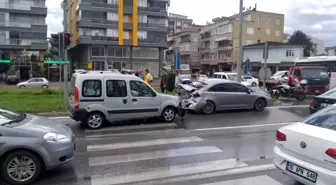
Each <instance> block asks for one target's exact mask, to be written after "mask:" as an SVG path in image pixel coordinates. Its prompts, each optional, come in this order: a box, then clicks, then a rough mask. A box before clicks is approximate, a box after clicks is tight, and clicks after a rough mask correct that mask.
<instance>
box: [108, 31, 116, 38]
mask: <svg viewBox="0 0 336 185" xmlns="http://www.w3.org/2000/svg"><path fill="white" fill-rule="evenodd" d="M106 36H107V37H115V38H117V37H118V30H117V29H107V30H106Z"/></svg>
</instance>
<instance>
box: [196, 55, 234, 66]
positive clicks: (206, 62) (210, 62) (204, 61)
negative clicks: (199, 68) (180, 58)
mask: <svg viewBox="0 0 336 185" xmlns="http://www.w3.org/2000/svg"><path fill="white" fill-rule="evenodd" d="M224 63H232V58H230V57H227V58H222V59H214V60H210V59H201V60H200V64H201V65H218V64H224Z"/></svg>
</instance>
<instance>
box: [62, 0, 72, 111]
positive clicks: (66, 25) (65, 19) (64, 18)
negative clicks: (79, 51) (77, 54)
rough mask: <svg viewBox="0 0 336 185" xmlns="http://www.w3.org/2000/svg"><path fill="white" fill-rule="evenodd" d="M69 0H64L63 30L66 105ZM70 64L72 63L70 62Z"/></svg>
mask: <svg viewBox="0 0 336 185" xmlns="http://www.w3.org/2000/svg"><path fill="white" fill-rule="evenodd" d="M67 6H68V5H67V1H63V22H64V24H63V29H64V32H63V48H62V49H64V64H63V66H64V71H63V73H64V105H65V107H67V106H66V105H67V104H68V76H69V75H68V64H67V63H66V61H67V59H68V46H66V47H64V45H65V44H64V43H65V38H64V33H67V32H68V23H67V20H68V18H67V11H66V8H67ZM69 65H70V64H69Z"/></svg>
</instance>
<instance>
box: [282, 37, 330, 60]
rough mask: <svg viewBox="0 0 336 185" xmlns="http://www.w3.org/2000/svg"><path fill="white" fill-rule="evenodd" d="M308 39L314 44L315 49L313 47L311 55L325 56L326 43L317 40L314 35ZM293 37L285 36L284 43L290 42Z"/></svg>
mask: <svg viewBox="0 0 336 185" xmlns="http://www.w3.org/2000/svg"><path fill="white" fill-rule="evenodd" d="M307 36H308V38H309V39H310V41H311V42H312V43H313V47H312V49H313V50H312V52H311V53H310V55H311V56H321V55H325V54H326V51H325V45H324V41H323V40H321V39H319V38H317V37H313V36H312V35H307ZM290 37H291V35H290V34H286V33H285V34H284V38H285V39H284V42H286V43H287V42H288V41H289V39H290Z"/></svg>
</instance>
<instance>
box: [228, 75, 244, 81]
mask: <svg viewBox="0 0 336 185" xmlns="http://www.w3.org/2000/svg"><path fill="white" fill-rule="evenodd" d="M227 77H228V79H229V80H232V81H237V75H236V74H230V75H227ZM241 81H242V82H244V81H246V80H245V79H244V77H243V76H242V77H241Z"/></svg>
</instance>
